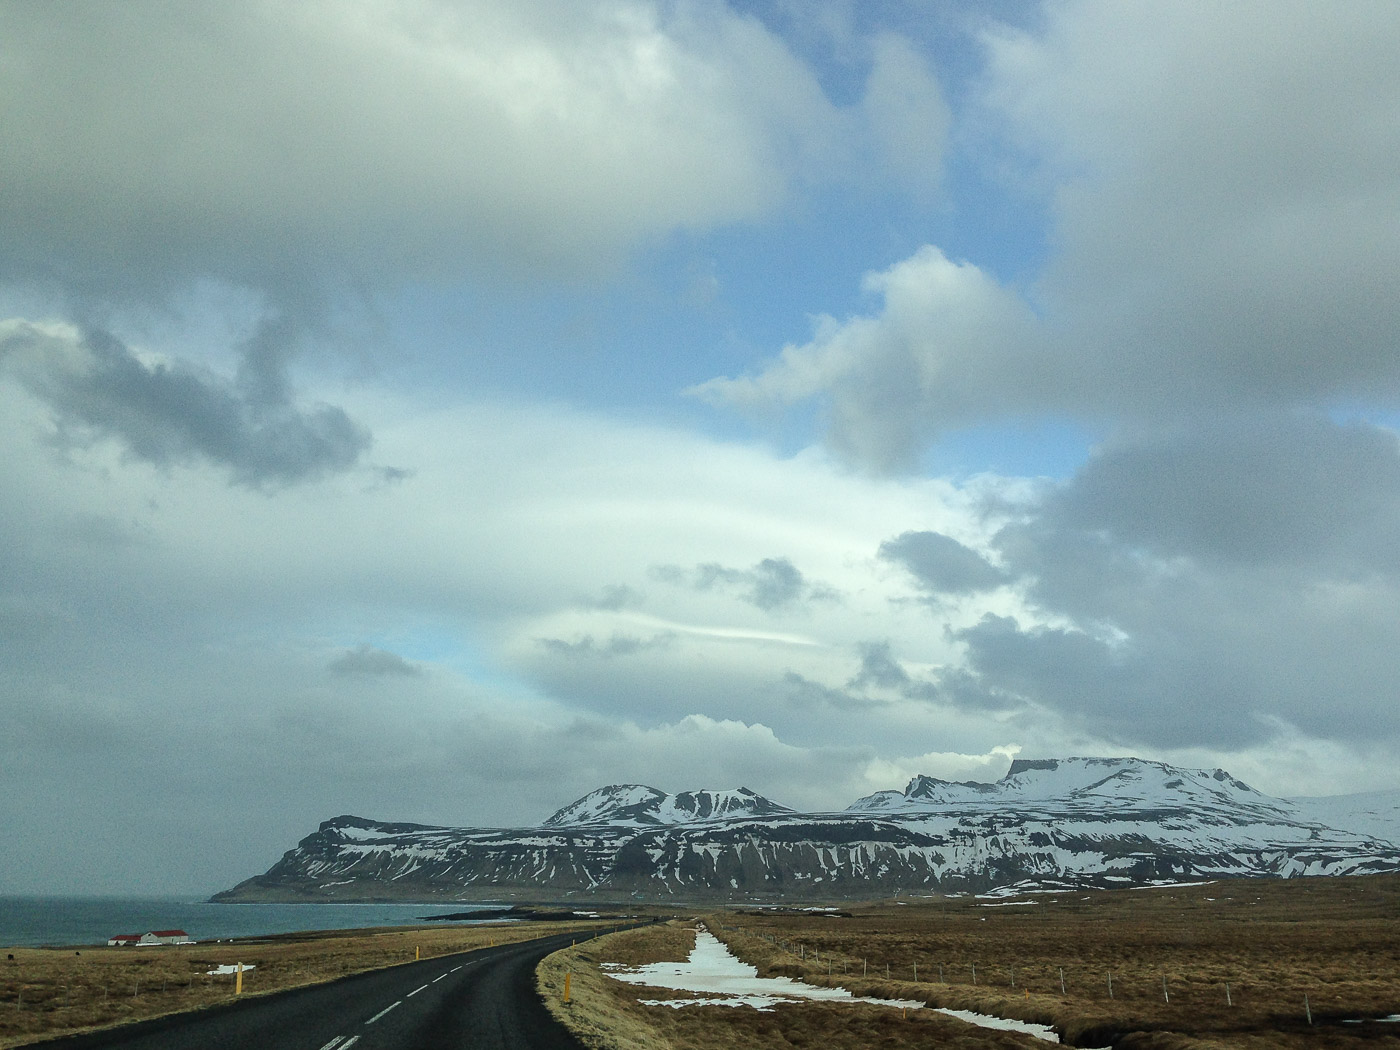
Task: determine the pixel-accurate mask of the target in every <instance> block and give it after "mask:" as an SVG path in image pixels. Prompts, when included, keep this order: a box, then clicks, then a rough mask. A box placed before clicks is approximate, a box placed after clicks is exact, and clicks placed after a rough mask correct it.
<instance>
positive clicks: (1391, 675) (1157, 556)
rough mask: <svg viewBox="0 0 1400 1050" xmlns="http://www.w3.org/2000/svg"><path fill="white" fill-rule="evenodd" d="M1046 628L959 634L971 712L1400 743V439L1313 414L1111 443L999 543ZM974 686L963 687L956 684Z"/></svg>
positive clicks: (1235, 738) (1208, 737)
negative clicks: (1397, 691) (1022, 711)
mask: <svg viewBox="0 0 1400 1050" xmlns="http://www.w3.org/2000/svg"><path fill="white" fill-rule="evenodd" d="M996 543H997V546H998V547H999V548H1000V550H1001V553H1002V555H1003V557H1004V558H1005V560H1006V563H1007V564H1008V566H1009V567H1010V568H1011V570H1012V571H1014V572H1016V573H1017V574H1018V575H1021V576H1024V577H1025V578H1026V579H1027V580H1028V589H1027V592H1026V594H1027V598H1028V599H1029V601H1030V602H1031V603H1032V607H1033V608H1035V609H1036V610H1037V616H1036V618H1037V619H1042V618H1044V617H1047V616H1048V617H1051V618H1053V620H1058V621H1059V623H1058V624H1057V625H1054V626H1049V625H1046V624H1044V623H1043V622H1042V623H1039V624H1037V623H1035V622H1033V621H1030V620H1026V619H1021V618H1012V617H997V616H989V617H986V618H984V619H983V620H982V621H981V622H980V623H978V624H976V625H974V626H972V627H969V628H965V629H962V630H960V631H958V632H957V633H956V635H955V637H956V638H957V639H958V640H959V641H960V642H962V643H963V644H964V645H965V646H966V650H967V656H968V673H969V674H970V675H971V677H970V678H966V677H965V678H963V679H961V680H959V681H958V682H956V683H954V682H948V683H945V684H946V685H948V686H949V687H950V693H949V695H950V696H953V697H954V698H955V699H957V700H958V702H960V703H962V704H964V705H966V706H974V707H975V706H985V707H1005V706H1007V705H1008V704H1012V705H1016V704H1024V705H1035V706H1040V707H1044V708H1049V709H1053V710H1056V711H1058V712H1060V713H1062V714H1063V715H1065V716H1067V717H1068V718H1070V719H1071V720H1072V721H1074V722H1076V723H1078V724H1081V725H1083V726H1084V727H1085V728H1092V729H1094V730H1095V731H1098V732H1103V733H1107V734H1110V736H1111V737H1112V738H1113V739H1115V740H1118V741H1121V742H1123V743H1124V744H1127V745H1138V746H1142V745H1150V746H1186V745H1193V744H1194V745H1201V746H1221V745H1222V744H1223V745H1231V746H1243V745H1247V744H1258V743H1262V742H1264V741H1267V740H1268V739H1270V737H1271V736H1272V735H1274V734H1275V733H1276V732H1278V731H1279V728H1280V727H1281V726H1293V727H1295V728H1297V729H1300V730H1302V731H1303V732H1304V733H1306V734H1309V735H1312V736H1315V737H1319V738H1323V739H1330V740H1337V741H1343V742H1346V743H1348V744H1351V745H1354V746H1359V745H1361V744H1362V743H1364V742H1365V741H1366V740H1368V739H1375V738H1392V739H1393V738H1396V737H1400V710H1396V708H1395V706H1394V704H1393V703H1391V702H1390V701H1389V699H1388V698H1389V697H1390V696H1392V695H1393V686H1392V683H1393V682H1394V681H1395V680H1396V676H1397V675H1400V647H1397V646H1396V645H1395V644H1394V639H1395V633H1394V632H1395V628H1394V625H1395V623H1396V622H1400V621H1397V617H1398V616H1400V558H1397V554H1396V552H1397V550H1400V443H1397V440H1396V436H1395V435H1394V434H1393V433H1391V432H1390V431H1387V430H1385V429H1383V428H1379V427H1375V426H1368V425H1361V424H1349V425H1340V424H1336V423H1332V422H1330V421H1328V420H1326V419H1322V418H1312V419H1309V418H1304V417H1298V416H1296V415H1291V414H1290V415H1286V416H1282V417H1279V416H1273V417H1253V418H1249V419H1240V420H1236V421H1235V422H1234V423H1232V424H1230V425H1229V426H1219V427H1214V428H1210V429H1206V430H1195V431H1181V430H1175V431H1172V432H1169V433H1160V434H1155V435H1152V436H1151V437H1149V438H1143V439H1139V440H1136V441H1126V440H1125V441H1122V442H1118V443H1112V444H1110V445H1108V446H1107V447H1105V448H1104V449H1102V450H1101V451H1100V452H1099V453H1098V454H1097V455H1096V456H1095V457H1094V459H1093V460H1092V461H1091V462H1090V463H1089V464H1087V465H1086V466H1085V468H1084V469H1083V470H1082V471H1081V472H1080V473H1079V474H1078V475H1077V476H1076V477H1075V478H1073V479H1071V480H1070V481H1068V482H1066V483H1064V484H1063V485H1060V486H1059V487H1057V488H1055V489H1053V490H1051V491H1050V492H1049V493H1048V494H1047V495H1046V496H1045V498H1044V500H1043V502H1042V503H1041V504H1040V505H1039V506H1038V507H1036V508H1035V510H1034V512H1032V513H1030V514H1029V515H1028V516H1027V517H1026V519H1025V520H1024V521H1022V522H1020V523H1018V524H1015V525H1012V526H1008V527H1006V528H1005V529H1004V530H1003V531H1002V532H1001V534H1000V535H999V536H998V537H997V540H996ZM953 686H956V688H951V687H953Z"/></svg>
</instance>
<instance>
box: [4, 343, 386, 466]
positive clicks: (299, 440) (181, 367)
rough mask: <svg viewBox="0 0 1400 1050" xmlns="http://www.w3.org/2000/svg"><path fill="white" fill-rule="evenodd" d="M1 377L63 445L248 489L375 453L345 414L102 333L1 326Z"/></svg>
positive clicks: (270, 386) (274, 386)
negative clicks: (116, 447)
mask: <svg viewBox="0 0 1400 1050" xmlns="http://www.w3.org/2000/svg"><path fill="white" fill-rule="evenodd" d="M0 369H5V370H7V371H11V372H13V373H14V374H15V375H17V376H18V378H19V379H20V381H21V382H22V383H24V385H25V386H26V387H27V388H28V389H29V390H30V391H31V392H32V393H34V394H35V395H36V396H37V397H39V398H41V399H43V401H44V402H45V403H46V404H48V405H49V407H50V408H51V409H52V410H53V420H54V423H55V425H56V428H57V432H56V435H55V440H56V441H57V442H58V443H59V444H61V445H63V446H67V447H77V446H82V445H86V444H90V443H92V442H93V441H98V440H104V439H110V440H115V441H117V442H118V443H120V444H121V446H122V447H123V448H124V449H125V451H126V452H127V453H128V454H129V455H131V456H132V457H133V458H135V459H139V460H143V461H145V462H148V463H154V464H156V465H158V466H171V465H176V464H184V463H190V462H194V461H204V462H209V463H213V464H216V465H218V466H221V467H223V468H225V469H227V470H228V472H229V475H230V476H231V477H232V479H233V480H234V481H236V482H238V483H240V484H244V485H250V486H254V487H257V486H261V485H267V484H291V483H295V482H302V481H310V480H315V479H317V478H320V477H324V476H325V475H327V474H332V473H338V472H342V471H345V470H349V469H350V468H352V467H354V466H355V464H356V463H357V462H358V461H359V459H360V457H361V456H362V455H363V453H364V452H365V451H366V450H367V449H368V448H369V445H370V437H369V433H368V431H367V430H366V429H365V428H364V427H363V426H361V425H360V424H358V423H356V422H355V421H354V420H352V419H351V418H350V417H349V415H347V414H346V413H345V411H344V410H343V409H340V408H337V407H335V406H332V405H315V406H311V407H299V406H297V405H296V404H294V403H293V402H292V401H291V399H290V394H289V393H288V392H287V391H286V390H285V389H283V388H282V385H281V384H280V383H274V384H268V383H266V382H263V383H249V382H233V381H230V380H227V379H224V378H222V377H219V376H216V375H213V374H212V373H209V372H207V371H203V370H199V369H196V368H194V367H193V366H190V365H188V364H185V363H182V362H179V361H174V362H166V361H147V360H142V359H141V358H140V357H138V356H137V355H136V354H135V353H134V352H133V351H132V350H131V348H130V347H128V346H126V345H125V344H123V343H122V342H121V341H120V340H118V339H117V338H116V337H115V336H113V335H111V334H109V333H107V332H103V331H100V330H96V329H88V330H86V331H79V330H78V329H76V328H74V327H73V326H71V325H66V324H34V323H31V322H28V321H23V320H18V319H11V320H7V321H0Z"/></svg>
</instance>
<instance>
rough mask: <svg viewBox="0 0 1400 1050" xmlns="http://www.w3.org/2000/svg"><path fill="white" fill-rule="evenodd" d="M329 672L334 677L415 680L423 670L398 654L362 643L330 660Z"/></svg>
mask: <svg viewBox="0 0 1400 1050" xmlns="http://www.w3.org/2000/svg"><path fill="white" fill-rule="evenodd" d="M330 671H331V673H332V674H336V675H371V676H384V675H399V676H406V677H409V678H415V677H417V676H418V675H421V674H422V673H423V668H422V667H420V666H419V665H417V664H412V663H409V662H408V661H407V660H405V659H404V658H403V657H402V656H400V655H399V654H398V653H391V652H389V651H388V650H387V649H378V648H375V647H374V646H372V645H369V644H368V643H362V644H360V645H357V646H356V647H355V648H353V649H348V650H346V651H345V652H344V653H342V654H341V655H340V656H337V657H336V658H335V659H334V660H332V661H331V662H330Z"/></svg>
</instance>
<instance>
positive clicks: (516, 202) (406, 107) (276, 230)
mask: <svg viewBox="0 0 1400 1050" xmlns="http://www.w3.org/2000/svg"><path fill="white" fill-rule="evenodd" d="M1397 53H1400V19H1397V18H1396V17H1395V10H1394V7H1393V6H1392V5H1390V4H1388V3H1367V2H1364V0H1356V2H1352V3H1347V4H1340V5H1320V4H1314V3H1306V2H1292V0H1284V2H1280V0H1267V2H1254V3H1251V2H1240V3H1232V4H1218V3H1191V2H1185V0H1183V2H1180V3H1173V4H1158V3H1145V2H1144V3H1134V2H1123V0H1102V2H1089V0H1082V2H1081V0H1064V2H1049V0H1047V2H1044V3H1036V2H1032V0H1025V2H1018V3H1010V2H1006V3H991V4H988V3H972V2H967V3H958V2H953V0H946V2H935V0H876V2H863V3H857V2H855V0H731V2H728V3H726V2H724V0H528V2H523V3H522V2H521V0H334V2H332V0H295V2H293V0H256V2H255V0H246V2H237V3H229V4H220V5H209V4H204V3H195V2H192V0H190V2H185V0H162V2H152V0H127V2H124V3H121V4H111V3H103V2H99V0H92V2H82V0H78V2H73V3H67V4H32V3H25V2H22V0H0V142H4V144H5V145H4V148H3V149H0V449H2V450H3V455H0V828H3V831H4V835H5V840H6V847H7V848H6V849H5V850H4V851H3V854H0V891H3V892H12V893H56V894H71V893H182V894H184V893H189V894H207V893H211V892H214V891H216V890H219V889H222V888H225V887H227V886H230V885H232V884H233V883H235V882H238V881H240V880H241V879H243V878H246V877H248V876H250V875H253V874H256V873H259V872H261V871H263V870H265V869H266V868H267V867H268V866H269V865H270V864H271V863H273V862H274V861H275V860H276V859H277V858H278V857H279V856H280V855H281V853H282V852H283V851H284V850H286V849H290V848H291V847H292V846H293V845H294V844H295V843H296V841H297V840H298V839H300V838H301V837H302V836H304V835H306V834H309V833H311V832H312V831H314V830H315V829H316V826H317V824H318V823H319V822H320V821H322V820H326V819H329V818H331V817H334V816H336V815H339V814H344V813H353V814H357V815H360V816H365V817H370V818H377V819H382V820H396V821H415V822H421V823H428V824H446V825H455V826H488V827H490V826H501V827H518V826H532V825H535V824H538V823H539V822H541V821H543V820H544V819H545V818H547V817H548V816H549V815H550V814H551V813H552V812H553V811H554V810H556V809H558V808H560V807H562V806H564V805H565V804H567V803H569V802H571V801H572V800H574V799H576V798H578V797H579V796H581V795H583V794H585V793H586V792H588V791H590V790H592V789H594V788H596V787H600V786H603V785H606V784H614V783H643V784H648V785H651V786H654V787H658V788H661V789H663V790H667V791H681V790H687V789H696V788H703V787H712V788H727V787H737V786H740V785H744V786H747V787H750V788H752V789H753V790H755V791H758V792H759V793H761V794H763V795H766V796H768V797H769V798H772V799H774V800H775V801H778V802H780V803H783V804H785V805H788V806H791V807H794V808H798V809H804V810H812V811H826V810H836V809H841V808H844V807H845V806H847V805H849V804H850V803H851V802H853V801H855V800H856V799H857V798H860V797H862V796H864V795H866V794H869V793H871V792H874V791H877V790H884V789H889V788H901V787H903V785H904V784H905V783H906V782H907V780H908V779H909V778H910V777H912V776H914V775H916V774H926V775H930V776H937V777H942V778H945V779H951V780H995V779H997V778H998V777H1000V776H1002V775H1003V774H1004V773H1005V771H1006V769H1007V767H1008V764H1009V762H1010V761H1011V760H1012V759H1013V758H1014V757H1016V756H1018V755H1019V756H1021V757H1024V758H1046V757H1069V756H1076V755H1099V756H1120V755H1135V756H1139V757H1142V758H1147V759H1153V760H1159V761H1166V762H1172V763H1175V764H1179V765H1185V766H1190V767H1201V768H1215V767H1223V768H1225V769H1227V770H1228V771H1229V772H1231V773H1232V774H1234V775H1235V776H1237V777H1240V778H1241V779H1243V780H1245V781H1246V782H1248V783H1250V784H1251V785H1253V786H1254V787H1256V788H1258V789H1259V790H1262V791H1265V792H1267V793H1270V794H1274V795H1279V796H1285V797H1292V796H1305V795H1329V794H1340V793H1348V792H1361V791H1378V790H1395V789H1400V762H1397V761H1396V755H1397V753H1398V752H1400V702H1398V701H1400V697H1397V683H1398V682H1400V353H1398V352H1397V350H1400V346H1397V336H1396V333H1397V332H1400V296H1397V295H1396V294H1395V282H1396V275H1397V274H1400V167H1397V166H1396V164H1395V158H1396V157H1397V156H1400V63H1396V62H1395V61H1394V56H1395V55H1396V54H1397Z"/></svg>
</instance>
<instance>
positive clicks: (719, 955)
mask: <svg viewBox="0 0 1400 1050" xmlns="http://www.w3.org/2000/svg"><path fill="white" fill-rule="evenodd" d="M603 969H604V971H605V972H606V973H607V975H608V976H609V977H612V978H613V979H615V980H618V981H624V982H626V983H627V984H641V985H647V986H649V987H652V988H670V989H673V990H675V991H678V992H694V993H696V995H697V996H699V997H690V998H685V999H650V1000H645V1002H646V1004H647V1005H648V1006H669V1007H672V1008H674V1009H679V1008H680V1007H682V1006H752V1007H753V1008H754V1009H755V1010H771V1009H773V1007H774V1005H775V1004H777V1003H795V1002H801V1001H803V1000H821V1001H824V1002H840V1003H874V1004H875V1005H877V1006H899V1007H904V1008H906V1009H912V1010H920V1009H923V1006H924V1004H923V1003H921V1002H917V1001H915V1000H912V999H873V998H870V997H867V996H857V995H852V994H851V993H850V992H848V991H847V990H846V989H844V988H820V987H818V986H816V985H813V984H805V983H803V982H802V981H795V980H793V979H792V978H791V977H760V976H758V970H756V969H755V968H754V967H752V966H750V965H748V964H747V963H744V962H741V961H740V960H738V959H736V958H735V957H734V956H733V955H731V954H730V952H729V949H728V948H727V947H725V946H724V945H723V944H722V943H720V941H719V940H718V938H716V937H715V935H714V934H712V933H711V932H710V931H709V930H707V929H705V928H704V927H703V926H701V927H700V928H698V929H697V930H696V932H695V947H694V949H692V951H691V953H690V958H689V959H687V960H686V961H685V962H683V963H681V962H662V963H650V964H648V965H646V966H636V967H623V966H622V964H621V963H604V964H603Z"/></svg>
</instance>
